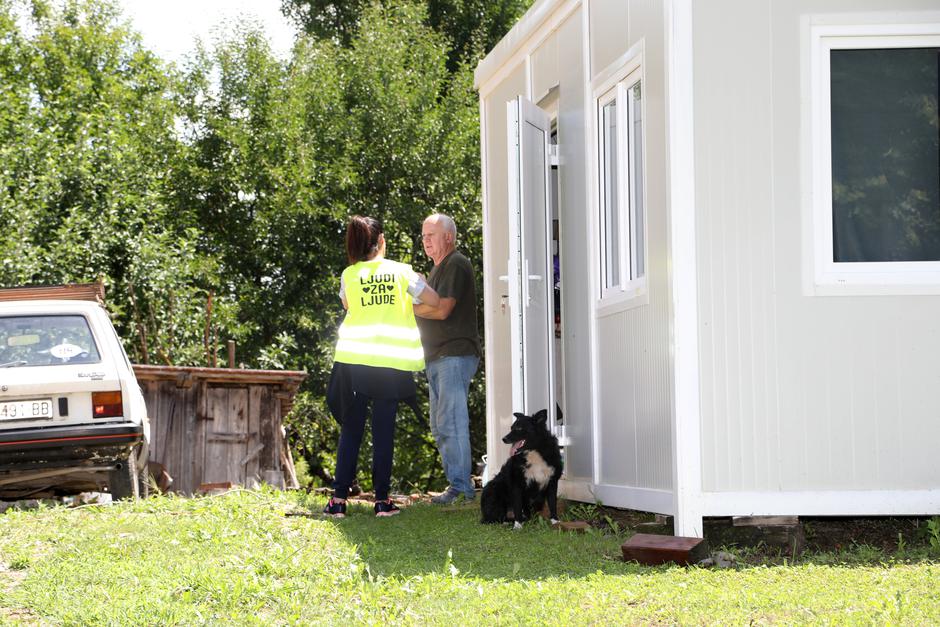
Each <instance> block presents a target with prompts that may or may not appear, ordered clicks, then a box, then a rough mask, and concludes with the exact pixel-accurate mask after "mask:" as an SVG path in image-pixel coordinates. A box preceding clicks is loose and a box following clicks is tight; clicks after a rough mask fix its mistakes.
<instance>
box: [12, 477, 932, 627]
mask: <svg viewBox="0 0 940 627" xmlns="http://www.w3.org/2000/svg"><path fill="white" fill-rule="evenodd" d="M322 504H323V500H322V499H321V498H318V497H310V496H306V495H302V494H283V493H277V492H244V491H239V492H234V493H230V494H227V495H223V496H218V497H207V498H198V499H183V498H174V497H169V496H163V497H156V498H151V499H148V500H146V501H141V502H138V503H133V504H118V505H112V506H96V507H83V508H79V509H72V510H69V509H65V508H51V509H42V510H38V511H27V512H23V511H10V512H8V513H6V514H4V515H2V516H0V560H2V562H3V564H2V568H0V606H2V607H3V608H5V609H6V612H5V613H2V612H0V619H3V620H5V621H6V622H16V621H20V620H27V621H30V620H31V621H35V622H40V623H53V624H121V625H124V624H148V625H153V624H161V625H162V624H199V623H214V624H221V623H237V624H259V625H260V624H263V625H268V624H304V625H307V624H340V623H344V622H353V623H394V624H420V623H430V624H445V623H447V624H450V623H467V624H512V625H515V624H531V625H535V624H584V623H595V624H616V625H620V624H625V623H683V624H686V623H733V624H740V623H748V622H759V623H778V622H782V623H792V622H810V623H831V622H837V623H844V622H849V623H870V622H876V623H909V624H926V623H933V624H936V623H940V586H938V585H937V583H936V582H937V581H938V577H940V566H938V564H936V563H934V562H933V561H932V560H931V559H930V555H932V554H933V553H931V552H930V548H929V547H926V548H924V547H920V548H908V549H906V550H907V553H906V554H905V556H904V557H903V559H895V558H893V557H889V556H887V555H886V554H885V553H884V552H883V551H879V550H873V549H870V547H869V548H866V547H851V548H850V549H848V550H846V551H844V552H840V553H835V554H833V553H827V554H819V555H815V556H808V557H805V558H804V559H802V560H801V561H799V562H798V563H797V564H786V565H775V566H763V565H749V566H745V567H742V568H739V569H736V570H705V569H700V568H682V567H675V566H661V567H655V568H650V567H644V566H639V565H637V564H635V563H629V564H628V563H624V562H623V561H622V560H620V548H619V547H620V544H621V543H622V542H623V541H624V538H625V536H624V535H613V534H605V533H602V532H601V531H598V530H592V531H591V532H589V533H586V534H570V533H565V532H559V531H555V530H552V529H550V528H549V527H548V526H547V525H546V524H544V523H541V522H538V521H537V522H532V523H529V524H528V525H527V526H526V527H525V529H523V530H521V531H512V530H511V529H510V528H509V527H500V526H483V525H480V524H479V523H478V522H477V519H478V512H477V510H476V508H475V507H474V506H473V505H463V506H458V507H437V506H433V505H424V504H420V505H413V506H411V507H408V508H406V509H405V511H404V512H403V513H402V515H400V516H398V517H395V518H388V519H376V518H374V517H373V516H372V512H371V508H365V507H362V506H354V507H353V508H352V510H351V512H350V516H349V517H348V518H346V519H345V520H339V521H334V520H326V519H321V518H318V517H308V516H295V515H288V514H290V513H296V512H298V511H313V512H316V511H319V509H320V508H321V507H322Z"/></svg>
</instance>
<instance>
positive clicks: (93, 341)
mask: <svg viewBox="0 0 940 627" xmlns="http://www.w3.org/2000/svg"><path fill="white" fill-rule="evenodd" d="M149 442H150V424H149V421H148V419H147V409H146V406H145V404H144V397H143V394H142V393H141V391H140V386H139V385H138V384H137V379H136V378H135V377H134V370H133V368H132V367H131V364H130V361H129V360H128V359H127V354H126V353H125V352H124V348H123V347H122V346H121V341H120V339H119V338H118V336H117V333H116V332H115V330H114V326H113V325H112V324H111V320H110V318H109V317H108V312H107V311H106V310H105V308H104V307H103V306H102V305H99V304H98V303H96V302H91V301H80V300H20V301H5V302H0V498H5V499H11V498H26V497H30V498H36V497H38V496H60V495H67V494H77V493H79V492H88V491H104V490H108V491H109V492H110V493H111V495H112V498H114V499H120V498H128V497H137V496H138V495H139V494H140V493H141V490H142V489H144V490H145V489H146V485H147V482H146V479H147V476H148V473H147V463H146V461H147V452H148V444H149Z"/></svg>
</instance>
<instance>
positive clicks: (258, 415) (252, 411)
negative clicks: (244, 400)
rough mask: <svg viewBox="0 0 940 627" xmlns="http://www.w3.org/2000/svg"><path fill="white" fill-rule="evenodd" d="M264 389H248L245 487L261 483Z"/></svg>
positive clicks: (264, 414)
mask: <svg viewBox="0 0 940 627" xmlns="http://www.w3.org/2000/svg"><path fill="white" fill-rule="evenodd" d="M265 389H266V386H262V385H252V386H249V388H248V434H249V436H250V438H249V440H248V446H247V451H246V453H245V456H246V458H247V459H246V461H245V464H244V472H245V484H246V485H250V484H252V483H260V482H261V455H262V453H263V452H264V443H263V442H262V438H261V430H262V428H263V424H264V420H265V416H266V415H267V407H266V406H265V395H264V391H265Z"/></svg>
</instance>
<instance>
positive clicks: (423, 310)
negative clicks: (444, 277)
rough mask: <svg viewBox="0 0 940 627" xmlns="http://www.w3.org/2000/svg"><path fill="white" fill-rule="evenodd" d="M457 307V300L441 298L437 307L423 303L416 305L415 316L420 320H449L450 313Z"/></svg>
mask: <svg viewBox="0 0 940 627" xmlns="http://www.w3.org/2000/svg"><path fill="white" fill-rule="evenodd" d="M456 305H457V299H456V298H443V297H442V298H441V299H440V301H439V302H438V304H437V307H433V306H431V305H427V304H425V303H421V304H420V305H415V315H416V316H418V317H419V318H428V319H429V320H447V317H448V316H450V313H451V312H452V311H453V310H454V307H455V306H456Z"/></svg>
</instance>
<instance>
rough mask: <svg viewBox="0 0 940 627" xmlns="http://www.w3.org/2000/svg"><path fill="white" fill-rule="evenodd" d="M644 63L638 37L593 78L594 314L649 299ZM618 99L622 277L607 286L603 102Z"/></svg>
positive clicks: (601, 313) (618, 191)
mask: <svg viewBox="0 0 940 627" xmlns="http://www.w3.org/2000/svg"><path fill="white" fill-rule="evenodd" d="M643 70H644V66H643V44H642V42H640V43H639V44H637V45H636V46H634V47H633V48H631V49H630V50H629V51H627V53H626V54H625V55H624V56H623V57H621V58H620V59H618V60H617V61H614V63H612V64H611V65H610V66H609V67H608V68H606V69H605V70H604V71H603V72H601V73H599V75H598V76H597V78H595V79H594V81H592V84H591V88H592V103H593V107H592V108H593V112H592V128H593V131H592V132H593V137H594V145H595V147H596V150H595V151H594V157H593V158H594V162H595V164H596V167H595V168H594V173H595V176H594V192H595V193H594V194H593V197H594V211H593V213H594V223H595V227H596V228H595V235H596V237H595V241H596V242H597V248H596V251H595V256H594V258H595V259H596V265H595V266H594V268H595V269H594V271H595V272H596V276H597V277H598V281H597V297H596V303H595V305H596V311H597V314H598V315H601V316H603V315H609V314H613V313H616V312H619V311H623V310H626V309H630V308H632V307H637V306H641V305H646V304H648V303H649V298H648V294H647V273H648V271H649V262H648V256H649V253H648V250H649V238H648V237H647V228H648V227H647V224H648V211H647V202H646V195H647V194H646V189H647V186H646V170H647V167H646V165H647V159H646V145H647V137H646V135H647V133H646V129H647V124H646V97H645V94H643V91H644V90H645V88H646V77H645V75H644V72H643ZM637 83H639V84H640V90H641V92H640V94H641V96H640V101H639V106H640V121H641V124H642V140H643V144H642V153H641V160H642V164H641V165H642V172H641V176H642V177H643V178H642V185H641V190H642V198H640V199H639V201H640V202H639V203H638V202H637V198H636V197H635V191H636V186H635V184H634V182H633V179H634V177H635V175H636V167H635V163H634V160H633V157H632V155H633V154H635V146H634V144H633V142H634V139H633V134H632V133H629V132H628V129H629V121H630V116H629V111H628V109H629V107H628V106H625V105H627V104H628V103H629V102H630V100H629V99H630V98H632V95H631V89H632V88H633V86H634V85H636V84H637ZM614 99H616V101H617V112H616V116H617V168H618V176H617V204H618V207H617V211H618V232H617V237H618V239H619V244H620V247H619V255H618V259H617V260H616V263H617V264H618V266H619V274H620V281H619V285H615V286H611V287H606V286H605V284H606V266H605V264H606V263H607V260H606V259H605V254H606V253H605V249H606V240H605V236H606V234H605V232H604V227H605V219H604V211H605V198H604V169H605V168H604V164H605V161H604V155H603V152H604V150H605V149H606V147H605V140H604V136H603V134H604V127H603V115H602V112H603V107H604V106H605V105H607V104H609V103H610V102H611V101H613V100H614ZM637 210H640V211H642V228H641V229H640V230H639V232H635V233H634V232H631V225H632V224H634V223H635V222H636V220H635V214H636V212H637ZM637 237H641V238H642V254H643V259H642V262H643V264H642V265H643V275H642V276H639V277H634V276H632V275H631V268H635V267H636V265H637V262H638V259H637V251H636V249H637V246H636V239H635V238H637Z"/></svg>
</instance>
